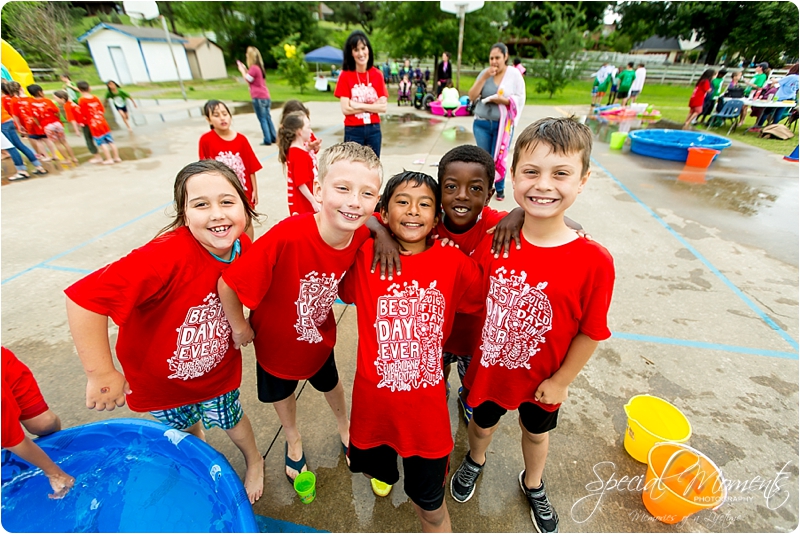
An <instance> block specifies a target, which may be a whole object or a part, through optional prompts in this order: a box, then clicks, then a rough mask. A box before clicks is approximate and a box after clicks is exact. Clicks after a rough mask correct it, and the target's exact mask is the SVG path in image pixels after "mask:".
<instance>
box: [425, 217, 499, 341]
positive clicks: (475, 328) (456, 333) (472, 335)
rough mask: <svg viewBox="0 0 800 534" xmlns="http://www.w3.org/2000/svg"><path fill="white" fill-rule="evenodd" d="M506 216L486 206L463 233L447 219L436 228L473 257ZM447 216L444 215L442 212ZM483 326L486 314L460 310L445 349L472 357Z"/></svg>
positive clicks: (439, 233) (437, 232) (440, 236)
mask: <svg viewBox="0 0 800 534" xmlns="http://www.w3.org/2000/svg"><path fill="white" fill-rule="evenodd" d="M506 215H507V213H506V212H504V211H497V210H495V209H492V208H490V207H489V206H484V208H483V210H482V211H481V214H480V215H479V216H478V220H477V221H475V226H473V227H472V228H470V229H469V230H467V231H466V232H464V233H462V234H454V233H452V232H450V230H448V229H447V227H446V226H445V225H444V221H439V224H437V225H436V229H435V230H434V231H433V233H434V234H437V235H438V236H439V238H440V239H445V238H447V239H450V240H451V241H453V242H455V244H456V245H458V248H459V250H461V252H463V253H464V254H466V255H467V256H472V254H473V253H474V252H475V249H477V248H478V245H480V244H481V243H482V242H483V240H485V239H488V240H489V243H491V241H492V236H491V235H490V234H487V233H486V231H487V230H489V229H490V228H493V227H495V226H497V223H499V222H500V221H501V220H503V217H505V216H506ZM442 217H444V215H442ZM481 328H483V316H482V315H476V314H466V313H457V314H456V318H455V322H454V323H453V331H452V332H451V333H450V337H448V338H447V341H446V342H445V344H444V351H445V352H449V353H451V354H457V355H459V356H471V355H472V354H473V352H476V349H477V344H478V343H480V334H481Z"/></svg>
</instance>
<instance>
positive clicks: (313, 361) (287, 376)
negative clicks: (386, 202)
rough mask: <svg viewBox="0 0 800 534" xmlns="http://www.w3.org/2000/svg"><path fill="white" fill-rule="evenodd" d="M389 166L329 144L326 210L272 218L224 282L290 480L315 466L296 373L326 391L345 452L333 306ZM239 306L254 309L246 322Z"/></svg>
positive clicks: (317, 193)
mask: <svg viewBox="0 0 800 534" xmlns="http://www.w3.org/2000/svg"><path fill="white" fill-rule="evenodd" d="M382 174H383V168H382V167H381V162H380V160H379V159H378V157H377V156H376V155H375V153H374V152H373V151H372V150H371V149H370V148H368V147H365V146H362V145H359V144H357V143H352V142H349V143H340V144H337V145H333V146H331V147H329V148H328V149H327V150H325V151H324V152H323V153H322V155H321V156H320V158H319V174H318V177H317V178H316V179H315V180H314V184H313V187H314V198H315V199H316V201H317V202H319V203H320V204H321V206H322V207H321V210H320V211H319V212H317V213H306V214H301V215H296V216H294V217H289V218H288V219H285V220H283V221H281V222H280V223H278V224H277V225H275V226H274V227H273V228H272V229H271V230H270V231H269V232H267V233H266V234H265V235H263V236H262V237H260V238H259V239H258V240H256V242H255V243H254V244H253V247H252V249H251V250H250V251H249V252H248V253H247V254H246V255H245V256H243V257H242V258H241V259H240V260H239V261H237V262H236V263H235V264H234V265H232V266H231V268H230V269H228V270H227V271H226V272H225V273H224V274H223V276H222V277H221V278H220V281H219V293H220V298H221V300H222V306H223V308H224V310H225V315H226V316H227V317H228V321H229V322H230V324H231V327H232V329H233V340H234V343H235V346H236V347H239V346H244V345H247V344H248V343H250V342H251V341H253V343H254V345H255V350H256V359H257V360H258V364H257V366H256V376H257V384H258V398H259V400H261V401H262V402H265V403H271V404H272V405H273V406H274V408H275V411H276V412H277V414H278V418H279V419H280V421H281V424H282V425H283V430H284V432H285V434H286V447H285V458H284V460H285V466H286V477H287V478H288V479H289V480H290V481H292V480H294V478H295V477H297V475H298V474H300V473H301V472H303V471H306V470H307V469H308V466H307V462H306V457H305V454H304V452H303V445H302V441H301V438H300V432H299V429H298V427H297V401H296V399H295V396H294V392H295V389H296V387H297V383H298V381H300V380H308V381H309V382H310V383H311V385H312V386H314V388H315V389H316V390H317V391H321V392H323V393H324V394H325V399H326V400H327V401H328V404H329V405H330V407H331V410H333V413H334V416H335V417H336V423H337V426H338V430H339V437H340V439H341V447H342V450H343V451H344V452H345V454H346V451H347V444H348V443H349V440H350V422H349V419H348V413H347V406H346V403H345V398H344V389H343V387H342V382H341V380H339V374H338V371H337V369H336V362H335V360H334V354H333V347H334V345H335V344H336V321H335V319H334V317H333V314H332V313H331V306H332V305H333V303H334V301H335V300H336V295H337V290H338V286H339V282H340V281H341V280H342V277H343V276H344V274H345V273H346V272H347V270H348V268H349V267H350V266H351V265H352V263H353V260H354V259H355V257H356V252H357V251H358V249H359V248H360V247H361V245H362V244H363V243H364V242H365V241H366V240H367V238H369V235H370V232H369V230H367V228H365V227H364V225H365V223H366V222H367V220H368V219H370V218H371V217H372V213H373V211H374V210H375V205H376V204H377V202H378V197H379V192H380V188H381V182H382ZM242 304H244V305H245V306H247V307H248V308H249V309H250V310H251V313H250V317H249V320H248V319H245V316H244V313H243V310H242ZM251 325H252V326H251Z"/></svg>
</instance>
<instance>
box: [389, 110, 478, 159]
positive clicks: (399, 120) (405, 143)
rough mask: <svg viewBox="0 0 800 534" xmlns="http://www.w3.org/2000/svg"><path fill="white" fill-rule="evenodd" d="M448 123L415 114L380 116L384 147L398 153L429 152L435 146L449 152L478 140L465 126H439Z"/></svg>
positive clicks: (438, 150) (438, 149) (441, 150)
mask: <svg viewBox="0 0 800 534" xmlns="http://www.w3.org/2000/svg"><path fill="white" fill-rule="evenodd" d="M444 122H445V120H442V119H439V118H435V117H433V116H430V117H426V116H422V115H416V114H414V113H404V114H403V115H386V116H383V117H381V134H382V136H383V143H382V144H383V146H384V147H388V146H391V147H392V150H393V151H397V150H398V149H399V153H400V154H403V153H409V154H411V153H414V154H416V153H419V152H429V151H430V149H431V148H432V147H433V146H434V145H436V151H437V152H442V153H444V152H447V151H448V150H450V149H451V148H453V147H455V146H458V145H463V144H465V143H474V142H475V138H474V137H473V135H472V131H471V129H470V128H465V127H464V126H447V125H446V124H445V127H444V129H441V128H439V126H440V125H441V124H442V123H444Z"/></svg>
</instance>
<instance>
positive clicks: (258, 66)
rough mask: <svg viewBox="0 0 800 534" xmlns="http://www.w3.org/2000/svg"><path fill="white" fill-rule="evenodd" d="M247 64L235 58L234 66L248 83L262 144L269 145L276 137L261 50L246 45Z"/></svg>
mask: <svg viewBox="0 0 800 534" xmlns="http://www.w3.org/2000/svg"><path fill="white" fill-rule="evenodd" d="M245 59H246V60H247V66H245V64H244V63H242V62H241V61H239V60H238V59H237V60H236V66H237V67H239V72H241V73H242V76H243V77H244V79H245V81H247V83H248V84H249V85H250V98H252V100H253V110H254V111H255V112H256V117H257V118H258V122H259V123H261V132H262V133H263V134H264V141H263V142H262V143H261V144H262V145H267V146H269V145H271V144H272V143H274V142H275V140H276V139H277V138H278V135H277V133H276V132H275V125H274V124H273V123H272V116H271V115H270V109H269V108H270V97H269V89H267V82H266V70H265V69H264V61H263V60H262V59H261V52H259V51H258V48H256V47H255V46H248V47H247V53H246V55H245Z"/></svg>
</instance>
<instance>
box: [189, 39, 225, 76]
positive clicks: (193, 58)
mask: <svg viewBox="0 0 800 534" xmlns="http://www.w3.org/2000/svg"><path fill="white" fill-rule="evenodd" d="M183 46H184V48H186V57H187V58H188V59H189V68H190V69H191V71H192V78H194V79H195V80H216V79H219V78H226V77H227V76H228V71H227V70H226V68H225V57H224V56H223V54H222V48H220V47H219V46H218V45H217V43H215V42H213V41H211V40H210V39H208V38H207V37H187V42H186V43H185V44H184V45H183Z"/></svg>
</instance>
